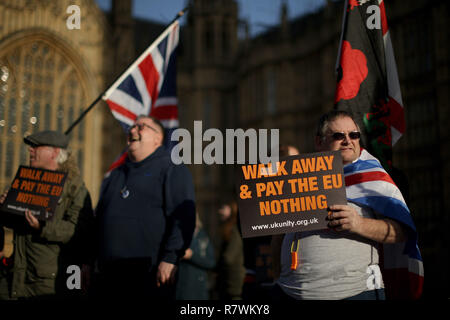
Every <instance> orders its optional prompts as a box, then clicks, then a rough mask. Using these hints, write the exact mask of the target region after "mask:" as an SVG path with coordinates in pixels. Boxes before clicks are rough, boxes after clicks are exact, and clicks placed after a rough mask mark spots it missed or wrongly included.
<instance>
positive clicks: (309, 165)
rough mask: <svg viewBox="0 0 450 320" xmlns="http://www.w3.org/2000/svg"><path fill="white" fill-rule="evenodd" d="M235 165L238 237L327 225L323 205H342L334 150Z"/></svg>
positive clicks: (341, 177)
mask: <svg viewBox="0 0 450 320" xmlns="http://www.w3.org/2000/svg"><path fill="white" fill-rule="evenodd" d="M274 167H276V168H272V163H268V164H253V165H243V166H240V167H239V168H238V170H237V173H236V188H237V194H238V205H239V217H240V223H241V230H242V236H243V237H244V238H248V237H257V236H265V235H273V234H281V233H289V232H300V231H308V230H320V229H326V228H327V224H328V221H327V219H326V218H327V215H328V210H327V209H328V208H329V206H330V205H332V204H347V198H346V193H345V182H344V173H343V164H342V156H341V153H340V152H339V151H329V152H317V153H308V154H301V155H296V156H290V157H285V158H280V160H279V161H277V162H276V163H275V165H274Z"/></svg>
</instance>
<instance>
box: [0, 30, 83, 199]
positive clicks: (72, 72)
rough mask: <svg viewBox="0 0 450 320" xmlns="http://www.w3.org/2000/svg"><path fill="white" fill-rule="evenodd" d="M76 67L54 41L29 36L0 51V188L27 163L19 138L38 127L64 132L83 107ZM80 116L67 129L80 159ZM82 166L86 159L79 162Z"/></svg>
mask: <svg viewBox="0 0 450 320" xmlns="http://www.w3.org/2000/svg"><path fill="white" fill-rule="evenodd" d="M78 68H79V67H78V66H77V65H76V64H75V63H74V61H73V60H72V59H70V57H69V56H68V55H67V54H66V53H65V51H64V50H62V49H61V48H59V47H58V46H57V44H55V41H53V40H52V41H47V40H45V38H44V37H30V38H29V39H23V38H22V39H21V41H15V42H10V44H9V46H7V47H5V48H2V49H1V50H0V141H1V143H0V163H2V164H4V165H1V166H0V187H1V188H2V190H0V191H3V189H5V188H7V187H8V186H9V184H10V182H11V179H12V178H13V176H14V174H15V170H17V167H18V166H19V164H25V165H28V152H27V150H26V146H25V145H24V143H23V137H24V136H26V135H29V134H31V133H33V132H37V131H40V130H59V131H61V132H64V131H65V130H66V129H67V128H68V127H69V126H70V124H71V123H72V122H73V121H74V120H75V118H76V117H78V115H79V114H80V113H81V112H82V110H83V109H84V108H85V107H86V105H85V103H86V101H87V92H86V89H85V88H84V87H83V81H82V77H81V73H80V71H79V69H78ZM85 128H86V126H85V125H84V123H83V121H82V122H81V124H80V125H78V126H77V127H75V128H74V130H73V131H72V132H71V139H70V148H71V150H72V152H73V153H74V156H75V157H76V159H79V160H82V159H83V157H82V154H81V148H82V146H83V142H84V141H83V140H84V137H85V136H86V134H85V132H84V130H85ZM78 165H79V166H80V169H81V170H83V167H84V165H85V164H84V161H78Z"/></svg>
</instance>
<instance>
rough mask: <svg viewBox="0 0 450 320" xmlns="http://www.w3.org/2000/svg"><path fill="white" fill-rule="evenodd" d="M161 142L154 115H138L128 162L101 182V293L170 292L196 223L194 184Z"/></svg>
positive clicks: (157, 294) (98, 212)
mask: <svg viewBox="0 0 450 320" xmlns="http://www.w3.org/2000/svg"><path fill="white" fill-rule="evenodd" d="M163 141H164V129H163V126H162V125H161V123H160V122H159V121H158V120H157V119H154V118H151V117H147V116H141V117H138V119H137V120H136V122H135V124H134V125H133V126H132V127H131V128H130V130H129V133H128V158H127V160H126V162H125V163H124V164H123V165H121V166H119V167H118V168H117V169H115V170H113V171H112V172H111V174H110V175H109V177H107V178H106V179H105V181H104V182H103V186H102V192H101V195H100V200H99V203H98V206H97V209H96V215H97V218H98V223H99V233H98V235H99V268H100V278H99V287H100V288H99V289H100V292H99V294H100V295H101V297H105V296H111V295H113V296H115V297H126V298H132V297H133V298H136V297H153V298H163V297H169V298H173V297H174V296H173V294H174V292H173V288H174V286H173V284H174V281H175V272H176V266H177V264H178V261H179V260H180V259H181V258H182V257H183V256H184V253H185V250H186V249H187V248H188V247H189V245H190V242H191V240H192V235H193V232H194V227H195V203H194V187H193V183H192V177H191V175H190V173H189V171H188V169H187V168H186V167H185V166H184V165H174V164H173V163H172V161H171V159H170V155H169V154H168V153H167V152H166V151H165V149H164V147H163V146H162V142H163Z"/></svg>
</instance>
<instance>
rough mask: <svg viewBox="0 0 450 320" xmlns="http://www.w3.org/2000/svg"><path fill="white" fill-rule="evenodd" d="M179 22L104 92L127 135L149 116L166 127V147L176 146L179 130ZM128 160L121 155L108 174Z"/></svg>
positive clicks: (170, 27) (173, 24)
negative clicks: (139, 119) (175, 132)
mask: <svg viewBox="0 0 450 320" xmlns="http://www.w3.org/2000/svg"><path fill="white" fill-rule="evenodd" d="M178 42H179V23H178V20H176V21H175V22H174V23H172V24H171V25H170V26H169V27H167V29H166V30H165V31H164V32H163V33H162V34H161V35H160V36H159V37H158V38H157V39H156V40H155V41H154V42H153V43H152V44H151V45H150V46H149V47H148V48H147V49H146V50H145V51H144V53H142V54H141V55H140V56H139V58H138V59H137V60H136V61H135V62H134V63H133V64H132V65H131V66H130V67H129V68H128V69H127V70H126V71H125V72H124V73H123V74H122V75H121V76H120V78H119V79H117V81H116V82H114V84H113V85H112V86H111V87H110V88H109V89H108V90H107V91H106V92H105V94H104V95H103V96H102V99H103V100H105V101H106V102H107V104H108V106H109V108H110V110H111V112H112V114H113V115H114V117H115V118H116V119H117V120H118V121H119V123H120V124H121V125H122V127H123V129H124V130H125V132H127V131H128V129H129V127H130V126H132V125H133V123H134V121H135V120H136V118H137V117H138V116H139V115H150V116H153V117H155V118H157V119H158V120H160V121H161V123H162V124H163V126H164V128H165V141H164V145H165V147H166V148H168V149H169V150H170V149H171V148H172V147H173V142H172V141H171V140H170V137H171V134H172V131H173V130H175V129H176V128H177V127H178V108H177V104H178V100H177V94H176V48H177V46H178ZM125 159H126V152H124V153H122V154H121V155H120V156H119V157H118V158H117V159H116V160H115V161H114V163H113V164H112V165H111V166H110V168H109V170H108V171H111V170H113V169H114V168H116V167H118V166H119V165H121V164H122V163H123V162H124V161H125Z"/></svg>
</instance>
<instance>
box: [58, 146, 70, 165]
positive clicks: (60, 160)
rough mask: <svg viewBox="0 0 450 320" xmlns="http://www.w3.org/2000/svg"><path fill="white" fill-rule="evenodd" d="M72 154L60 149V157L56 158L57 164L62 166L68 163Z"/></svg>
mask: <svg viewBox="0 0 450 320" xmlns="http://www.w3.org/2000/svg"><path fill="white" fill-rule="evenodd" d="M70 153H71V152H70V150H68V149H62V148H61V149H59V153H58V156H57V157H56V163H58V165H61V164H63V163H64V162H66V161H67V159H69V156H70Z"/></svg>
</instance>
